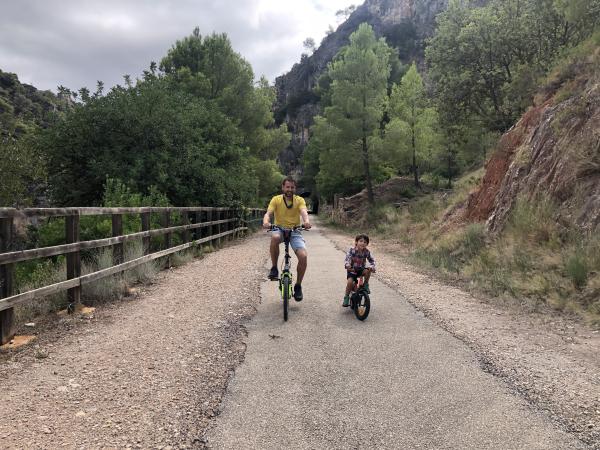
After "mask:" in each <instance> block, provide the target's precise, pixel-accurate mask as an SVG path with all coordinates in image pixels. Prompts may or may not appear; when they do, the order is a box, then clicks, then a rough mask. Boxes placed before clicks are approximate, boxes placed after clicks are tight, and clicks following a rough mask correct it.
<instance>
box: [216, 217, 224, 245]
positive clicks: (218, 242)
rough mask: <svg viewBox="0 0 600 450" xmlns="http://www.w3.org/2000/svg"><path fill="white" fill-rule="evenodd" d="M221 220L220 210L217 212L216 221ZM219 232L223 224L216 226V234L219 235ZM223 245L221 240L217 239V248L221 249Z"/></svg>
mask: <svg viewBox="0 0 600 450" xmlns="http://www.w3.org/2000/svg"><path fill="white" fill-rule="evenodd" d="M222 218H223V211H221V209H219V210H218V211H217V220H221V219H222ZM221 230H223V224H222V223H220V224H218V225H217V234H219V233H221ZM222 243H223V240H222V239H221V238H219V239H217V244H218V245H219V248H220V247H221V245H222Z"/></svg>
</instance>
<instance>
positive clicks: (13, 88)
mask: <svg viewBox="0 0 600 450" xmlns="http://www.w3.org/2000/svg"><path fill="white" fill-rule="evenodd" d="M69 104H70V99H69V98H64V97H59V96H56V95H54V94H53V93H52V92H51V91H40V90H38V89H36V88H35V87H33V86H31V85H30V84H24V83H21V82H20V81H19V78H18V77H17V75H16V74H14V73H10V72H3V71H2V70H0V136H8V135H11V136H14V137H18V136H20V135H22V134H24V133H26V132H27V130H28V129H30V128H31V127H32V126H36V125H37V126H41V127H46V126H47V125H48V124H49V122H50V121H51V115H52V113H53V112H55V111H63V110H65V109H66V108H68V105H69Z"/></svg>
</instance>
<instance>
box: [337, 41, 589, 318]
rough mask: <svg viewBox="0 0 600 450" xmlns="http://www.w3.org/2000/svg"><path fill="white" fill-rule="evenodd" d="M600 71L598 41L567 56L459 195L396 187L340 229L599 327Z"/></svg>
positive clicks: (352, 210)
mask: <svg viewBox="0 0 600 450" xmlns="http://www.w3.org/2000/svg"><path fill="white" fill-rule="evenodd" d="M599 66H600V33H596V34H595V35H593V36H592V37H590V38H589V39H587V40H586V41H584V42H582V43H581V44H580V45H578V46H577V47H575V48H573V49H571V50H570V51H569V52H567V53H565V54H564V55H563V57H562V59H561V61H560V62H559V63H557V64H556V66H555V67H554V68H553V69H552V70H551V71H550V72H549V74H548V75H547V76H546V78H545V80H544V84H543V86H542V87H541V89H540V90H539V93H538V94H537V95H536V101H535V104H534V105H533V106H532V107H531V108H530V109H529V110H528V111H527V112H526V113H525V114H524V116H523V118H522V119H521V120H520V121H519V122H518V123H517V125H516V126H515V127H513V128H512V129H511V130H510V131H509V132H507V133H506V134H504V135H503V137H502V139H501V140H500V141H499V144H498V145H497V147H496V149H495V151H494V152H493V154H492V155H491V157H490V159H489V161H488V162H487V164H486V166H485V169H478V170H476V171H474V172H469V173H466V174H465V175H463V176H462V177H461V178H460V179H458V180H457V182H456V183H455V185H454V189H453V190H452V191H445V192H440V191H436V190H434V189H432V188H431V186H427V187H425V188H424V189H423V190H421V191H416V190H411V189H410V185H409V184H407V181H409V180H407V179H404V181H402V179H396V181H394V180H390V181H389V182H387V183H384V184H382V185H381V187H377V188H376V192H378V193H379V195H378V196H377V197H376V198H377V199H378V200H379V201H378V203H377V204H376V206H375V207H374V208H370V209H369V208H365V205H366V204H367V201H366V200H367V199H366V192H365V191H363V193H361V194H359V195H356V196H354V197H350V198H346V199H342V200H340V204H339V205H338V209H336V210H334V214H333V217H334V222H337V223H340V222H342V223H345V224H346V225H349V226H351V227H353V228H356V229H357V230H364V229H365V228H366V229H370V230H372V232H373V233H374V234H375V236H377V238H378V239H383V240H386V241H388V242H389V243H390V245H391V246H392V248H393V246H394V244H396V248H398V250H399V251H401V252H402V254H404V255H406V256H409V257H410V258H411V259H412V260H413V261H414V262H415V263H416V264H419V265H422V266H423V267H426V268H433V269H435V270H437V271H439V272H440V273H441V274H443V275H444V276H445V277H449V278H451V279H453V280H460V281H463V282H467V283H468V284H467V286H469V287H471V288H475V289H477V290H483V291H485V292H486V293H488V294H491V295H493V296H499V297H504V298H516V299H520V301H521V302H524V304H525V305H528V306H529V307H532V308H536V309H538V308H542V307H550V308H553V309H556V310H560V311H566V312H569V313H576V314H578V315H580V316H581V317H584V318H586V319H587V320H588V321H589V322H590V323H594V324H596V325H600V226H599V225H600V192H599V189H600V170H599V168H600V165H599V164H598V161H600V135H599V134H598V130H599V129H600V98H599V94H600V74H599V73H598V69H597V68H598V67H599ZM386 184H387V187H386ZM392 186H400V188H396V189H395V190H394V189H393V188H392ZM407 186H408V187H407Z"/></svg>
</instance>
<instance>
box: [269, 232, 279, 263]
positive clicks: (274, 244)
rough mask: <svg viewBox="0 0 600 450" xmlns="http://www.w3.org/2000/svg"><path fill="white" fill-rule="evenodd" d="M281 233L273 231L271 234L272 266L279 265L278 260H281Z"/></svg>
mask: <svg viewBox="0 0 600 450" xmlns="http://www.w3.org/2000/svg"><path fill="white" fill-rule="evenodd" d="M280 239H281V238H280V237H279V233H273V234H272V235H271V262H272V263H273V264H272V267H277V261H278V260H279V244H280Z"/></svg>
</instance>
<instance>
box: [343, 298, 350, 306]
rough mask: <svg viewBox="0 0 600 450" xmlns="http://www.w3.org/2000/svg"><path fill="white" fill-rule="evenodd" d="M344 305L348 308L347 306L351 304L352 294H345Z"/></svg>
mask: <svg viewBox="0 0 600 450" xmlns="http://www.w3.org/2000/svg"><path fill="white" fill-rule="evenodd" d="M342 306H343V307H344V308H346V307H347V306H350V296H348V295H344V303H342Z"/></svg>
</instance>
